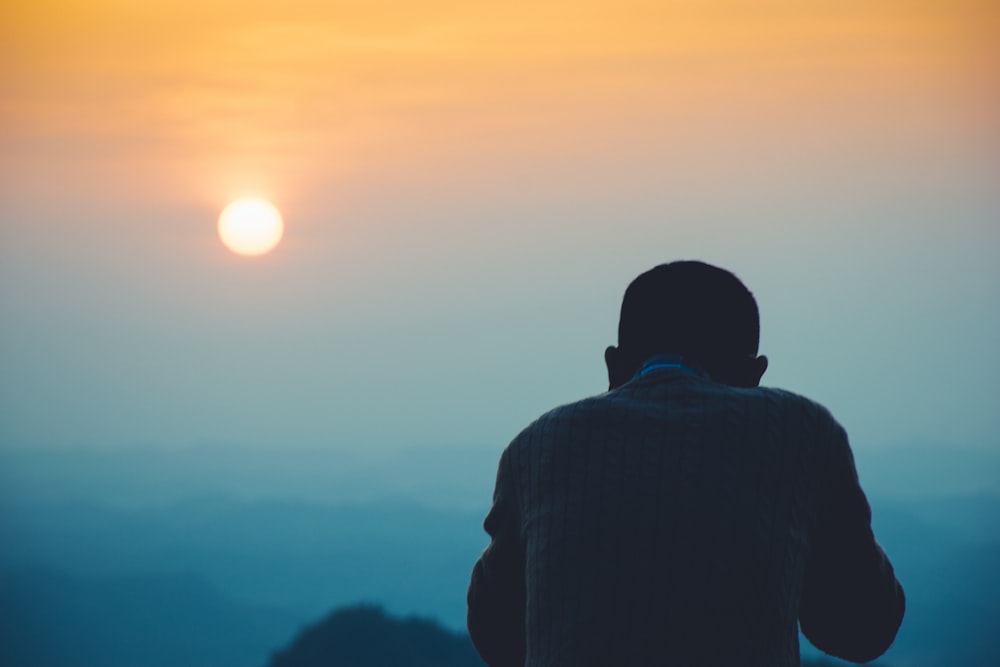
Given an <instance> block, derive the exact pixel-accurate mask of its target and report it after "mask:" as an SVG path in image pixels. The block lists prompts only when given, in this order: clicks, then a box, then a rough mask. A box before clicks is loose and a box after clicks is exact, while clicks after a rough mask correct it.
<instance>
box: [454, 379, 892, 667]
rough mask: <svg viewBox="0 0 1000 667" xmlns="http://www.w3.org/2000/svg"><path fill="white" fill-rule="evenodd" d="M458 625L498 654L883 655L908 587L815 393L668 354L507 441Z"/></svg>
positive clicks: (557, 658) (510, 657) (585, 658)
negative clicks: (732, 383)
mask: <svg viewBox="0 0 1000 667" xmlns="http://www.w3.org/2000/svg"><path fill="white" fill-rule="evenodd" d="M485 528H486V531H487V532H488V533H489V535H490V537H491V542H490V544H489V546H488V547H487V549H486V550H485V551H484V552H483V554H482V556H481V557H480V559H479V561H478V562H477V563H476V565H475V568H474V570H473V573H472V581H471V583H470V586H469V594H468V605H469V606H468V626H469V632H470V634H471V636H472V640H473V642H474V643H475V645H476V648H477V649H478V650H479V653H480V654H481V655H482V657H483V659H484V660H485V661H486V662H487V663H488V664H489V665H491V666H493V667H505V666H507V665H518V666H521V665H526V666H528V667H591V666H592V667H617V666H621V667H642V666H645V665H650V666H651V665H657V666H664V667H666V666H677V667H693V666H705V667H708V666H712V667H716V666H718V667H722V666H725V667H738V666H747V667H752V666H760V667H792V666H797V665H799V644H798V635H797V628H798V624H801V628H802V631H803V632H804V633H805V635H806V636H807V637H808V638H809V639H810V640H811V641H812V642H813V643H814V644H815V645H816V646H817V647H819V648H820V649H822V650H824V651H826V652H827V653H830V654H833V655H836V656H839V657H843V658H846V659H848V660H852V661H856V662H862V661H866V660H871V659H874V658H875V657H877V656H879V655H880V654H882V653H883V652H884V651H885V650H886V649H887V648H888V646H889V645H890V644H891V643H892V640H893V639H894V637H895V634H896V631H897V629H898V628H899V625H900V623H901V621H902V617H903V609H904V598H903V591H902V589H901V587H900V585H899V583H898V582H897V581H896V578H895V576H894V574H893V569H892V566H891V565H890V564H889V561H888V559H887V558H886V556H885V554H884V553H883V551H882V549H881V548H880V547H879V546H878V544H877V543H876V542H875V539H874V537H873V535H872V531H871V513H870V510H869V507H868V503H867V501H866V500H865V496H864V494H863V492H862V490H861V488H860V486H859V485H858V478H857V473H856V472H855V468H854V460H853V457H852V455H851V450H850V447H849V445H848V442H847V437H846V435H845V433H844V430H843V429H842V428H841V427H840V425H839V424H837V422H836V421H835V420H834V419H833V417H831V416H830V414H829V413H828V412H827V411H826V410H825V409H824V408H823V407H822V406H820V405H817V404H816V403H813V402H811V401H809V400H807V399H805V398H802V397H801V396H797V395H795V394H791V393H788V392H785V391H780V390H776V389H760V388H755V389H737V388H733V387H728V386H725V385H721V384H718V383H714V382H711V381H709V380H706V379H702V378H699V377H694V376H692V375H690V374H688V373H685V372H683V371H680V370H674V369H663V370H658V371H655V372H652V373H649V374H647V375H644V376H642V377H639V378H636V379H634V380H632V381H631V382H629V383H628V384H626V385H624V386H623V387H620V388H618V389H616V390H614V391H611V392H608V393H606V394H602V395H600V396H596V397H593V398H589V399H585V400H583V401H580V402H578V403H574V404H571V405H567V406H563V407H560V408H557V409H555V410H553V411H551V412H549V413H547V414H546V415H544V416H542V417H541V418H539V419H538V420H537V421H535V422H534V423H533V424H531V425H530V426H529V427H528V428H526V429H525V430H524V431H523V432H521V433H520V434H519V435H518V436H517V437H516V438H515V439H514V441H513V442H512V443H511V444H510V445H509V446H508V447H507V449H505V450H504V452H503V454H502V456H501V458H500V466H499V471H498V474H497V483H496V490H495V492H494V497H493V507H492V509H491V510H490V512H489V514H488V515H487V517H486V521H485Z"/></svg>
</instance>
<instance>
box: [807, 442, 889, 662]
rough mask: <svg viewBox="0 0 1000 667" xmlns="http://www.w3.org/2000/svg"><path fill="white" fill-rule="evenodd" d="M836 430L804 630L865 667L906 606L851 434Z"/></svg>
mask: <svg viewBox="0 0 1000 667" xmlns="http://www.w3.org/2000/svg"><path fill="white" fill-rule="evenodd" d="M831 428H832V430H833V433H832V440H833V443H832V445H833V446H832V450H831V451H830V452H829V456H828V457H827V459H826V463H827V464H826V466H825V467H824V469H823V470H821V471H820V475H821V476H822V480H821V481H820V489H819V495H818V498H817V500H818V507H817V510H818V513H817V517H816V523H815V524H814V527H813V530H812V532H811V534H810V546H809V557H808V560H807V561H806V573H805V582H804V585H803V590H802V599H801V602H800V606H799V623H800V625H801V627H802V632H803V634H805V636H806V637H807V638H808V639H809V641H811V642H812V643H813V644H814V645H815V646H816V647H817V648H819V649H821V650H823V651H825V652H826V653H829V654H831V655H834V656H837V657H839V658H844V659H845V660H850V661H852V662H867V661H869V660H874V659H875V658H877V657H878V656H880V655H882V654H883V653H884V652H885V651H886V650H887V649H888V648H889V646H890V645H891V644H892V642H893V640H894V639H895V637H896V632H897V631H898V630H899V626H900V624H901V623H902V621H903V612H904V609H905V605H906V602H905V598H904V596H903V588H902V587H901V586H900V585H899V582H898V581H897V580H896V576H895V573H894V572H893V569H892V564H891V563H890V562H889V559H888V557H887V556H886V555H885V552H884V551H882V548H881V547H880V546H879V545H878V543H877V542H876V541H875V536H874V534H873V533H872V529H871V509H870V508H869V506H868V501H867V499H866V498H865V494H864V492H863V491H862V490H861V485H860V484H859V482H858V474H857V470H856V469H855V466H854V456H853V455H852V453H851V448H850V445H849V444H848V442H847V434H846V433H845V432H844V430H843V428H841V427H840V425H839V424H836V422H833V424H832V426H831Z"/></svg>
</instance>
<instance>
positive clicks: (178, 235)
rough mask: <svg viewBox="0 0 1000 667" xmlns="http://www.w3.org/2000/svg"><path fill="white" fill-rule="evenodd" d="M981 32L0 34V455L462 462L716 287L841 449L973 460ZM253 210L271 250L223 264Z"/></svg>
mask: <svg viewBox="0 0 1000 667" xmlns="http://www.w3.org/2000/svg"><path fill="white" fill-rule="evenodd" d="M997 34H1000V8H998V7H997V5H996V3H994V2H991V1H989V0H982V1H979V0H908V1H906V2H902V1H894V0H893V1H890V0H864V1H860V0H838V1H836V2H834V1H827V0H817V1H815V2H808V3H803V2H791V1H781V0H753V1H750V0H746V1H743V0H728V1H725V0H718V1H712V2H706V1H699V2H695V1H694V0H690V1H687V0H684V1H675V2H664V1H662V0H661V1H657V2H651V1H645V0H618V1H616V2H596V1H588V0H575V1H574V2H560V1H545V0H534V1H532V2H521V1H520V0H513V1H511V2H503V3H498V2H468V1H463V2H458V1H450V0H441V1H433V0H432V1H427V2H417V1H413V2H389V1H387V0H366V1H365V2H343V1H337V0H334V1H331V2H314V1H306V0H287V1H285V2H262V1H246V0H243V1H241V2H235V1H229V0H199V1H198V2H193V1H189V0H174V1H173V2H169V3H167V2H162V3H161V2H143V3H136V2H132V1H127V2H126V1H124V0H121V1H111V0H106V1H91V2H83V1H72V2H71V1H69V0H62V1H57V0H33V1H32V2H30V3H29V2H21V1H18V0H15V1H13V2H6V3H4V4H3V6H2V8H0V446H2V447H8V448H46V447H62V448H66V447H117V448H144V447H146V448H162V447H199V446H210V445H218V444H222V445H227V446H240V447H247V448H265V449H279V450H280V449H282V448H286V449H290V450H291V449H294V448H296V447H329V448H334V449H342V450H348V451H355V452H365V453H371V454H376V455H377V454H379V453H381V452H388V451H393V450H395V449H399V448H403V447H411V446H422V445H428V446H430V445H435V446H437V445H454V446H463V447H477V448H494V449H496V450H497V451H499V448H501V447H502V446H503V445H504V444H506V443H507V442H508V441H509V440H510V438H511V437H513V436H514V435H515V434H516V433H517V432H518V431H519V430H520V429H521V428H523V427H524V426H525V425H527V423H529V422H530V421H531V420H532V419H534V418H535V417H536V416H538V415H539V414H541V413H542V412H544V411H546V410H548V409H549V408H551V407H553V406H555V405H558V404H561V403H566V402H569V401H572V400H575V399H577V398H581V397H583V396H587V395H592V394H595V393H599V392H601V391H603V390H604V389H605V388H606V385H607V379H606V375H605V371H604V368H603V358H602V355H603V350H604V347H605V346H607V345H609V344H613V343H614V342H615V331H616V325H617V315H618V307H619V304H620V299H621V295H622V293H623V291H624V289H625V286H626V285H627V284H628V282H629V281H630V280H631V279H632V278H633V277H635V276H636V275H637V274H639V273H641V272H642V271H644V270H646V269H648V268H650V267H652V266H654V265H656V264H658V263H661V262H665V261H670V260H674V259H689V258H693V259H702V260H705V261H709V262H712V263H716V264H719V265H721V266H724V267H726V268H729V269H730V270H732V271H734V272H735V273H736V274H737V275H739V276H740V277H741V278H742V279H743V280H744V282H746V283H747V285H748V286H749V287H750V289H751V290H752V291H753V292H754V293H755V295H756V297H757V299H758V302H759V304H760V309H761V317H762V336H761V351H762V352H763V353H765V354H767V355H768V356H769V358H770V360H771V367H770V370H769V371H768V372H767V374H766V375H765V376H764V381H763V383H764V384H765V385H770V386H780V387H782V388H785V389H789V390H792V391H796V392H799V393H803V394H805V395H807V396H810V397H811V398H814V399H815V400H818V401H820V402H822V403H824V404H825V405H827V407H829V408H830V409H831V411H832V412H833V413H834V415H835V416H836V417H837V418H838V419H839V420H840V421H841V422H842V423H843V424H844V425H845V427H846V428H847V430H848V432H849V433H850V434H851V438H852V442H853V443H854V447H855V449H856V450H858V451H859V452H863V451H876V450H884V449H888V448H893V447H903V446H912V445H919V446H920V447H922V448H923V450H922V451H929V452H934V453H935V455H940V456H941V459H942V461H945V460H947V459H948V457H949V456H951V452H954V451H955V450H956V449H957V448H978V449H988V450H994V451H995V450H997V449H998V448H1000V410H998V409H997V406H998V405H1000V384H998V377H1000V348H998V345H997V341H998V340H1000V262H998V261H997V259H996V258H997V256H998V250H1000V187H998V185H1000V122H998V121H997V119H998V118H1000V76H998V71H1000V41H998V40H997V39H996V35H997ZM248 195H253V196H259V197H265V198H268V199H269V200H271V201H272V202H274V204H275V205H276V206H277V207H278V208H279V209H280V210H281V212H282V214H283V216H284V219H285V225H286V229H285V237H284V239H283V241H282V243H281V244H280V245H279V246H278V247H277V248H276V249H275V250H274V251H272V252H271V253H269V254H267V255H264V256H262V257H258V258H247V257H241V256H237V255H235V254H233V253H230V252H229V251H228V250H226V248H225V247H223V246H222V244H221V243H220V242H219V239H218V237H217V235H216V222H217V218H218V215H219V212H220V211H221V210H222V208H223V207H224V206H225V205H226V204H227V203H228V202H230V201H232V200H233V199H234V198H237V197H240V196H248Z"/></svg>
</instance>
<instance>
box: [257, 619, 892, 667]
mask: <svg viewBox="0 0 1000 667" xmlns="http://www.w3.org/2000/svg"><path fill="white" fill-rule="evenodd" d="M849 664H850V663H846V662H843V661H841V660H834V659H832V658H827V657H822V658H814V659H809V658H803V659H802V667H840V666H841V665H845V666H846V665H849ZM870 664H872V665H873V667H874V666H875V664H876V663H870ZM878 664H879V665H881V664H883V663H878ZM268 667H484V665H483V662H482V660H481V659H480V658H479V656H478V655H477V654H476V651H475V649H474V648H473V646H472V642H471V641H470V640H469V637H468V635H466V634H459V633H454V632H451V631H449V630H446V629H445V628H443V627H442V626H440V625H438V624H437V623H435V622H434V621H430V620H426V619H422V618H418V617H412V616H411V617H409V618H405V619H400V618H396V617H394V616H390V615H388V614H386V613H385V612H384V611H383V610H382V608H381V607H379V606H377V605H371V604H361V605H356V606H352V607H345V608H343V609H339V610H337V611H334V612H332V613H331V614H330V615H329V616H327V617H326V618H325V619H324V620H322V621H320V622H319V623H317V624H315V625H312V626H310V627H308V628H306V629H305V630H303V631H302V632H301V633H300V634H299V636H298V637H297V638H296V639H295V640H294V641H293V642H292V644H291V645H290V646H289V647H288V648H286V649H284V650H281V651H278V652H276V653H275V654H274V655H273V656H272V658H271V662H270V663H269V664H268Z"/></svg>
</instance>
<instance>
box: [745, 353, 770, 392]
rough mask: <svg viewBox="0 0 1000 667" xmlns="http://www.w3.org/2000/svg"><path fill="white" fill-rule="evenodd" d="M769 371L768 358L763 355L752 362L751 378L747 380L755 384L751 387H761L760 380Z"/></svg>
mask: <svg viewBox="0 0 1000 667" xmlns="http://www.w3.org/2000/svg"><path fill="white" fill-rule="evenodd" d="M766 370H767V357H765V356H764V355H763V354H762V355H760V356H759V357H757V358H756V359H754V360H753V361H751V362H750V377H749V378H747V379H749V380H751V381H752V382H753V384H751V385H750V386H751V387H759V386H760V379H761V377H763V375H764V371H766Z"/></svg>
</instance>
